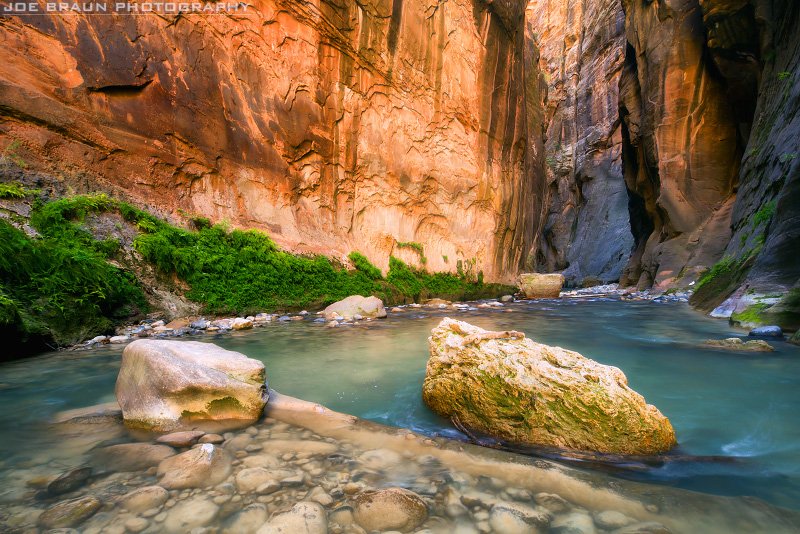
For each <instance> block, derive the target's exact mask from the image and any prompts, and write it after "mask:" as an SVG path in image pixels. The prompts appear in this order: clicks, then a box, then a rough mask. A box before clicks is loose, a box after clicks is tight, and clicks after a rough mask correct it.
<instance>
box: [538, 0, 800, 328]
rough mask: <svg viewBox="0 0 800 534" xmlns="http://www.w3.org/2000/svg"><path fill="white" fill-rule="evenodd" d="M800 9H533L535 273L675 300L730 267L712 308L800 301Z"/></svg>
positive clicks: (708, 295) (763, 3) (723, 0)
mask: <svg viewBox="0 0 800 534" xmlns="http://www.w3.org/2000/svg"><path fill="white" fill-rule="evenodd" d="M798 10H800V7H799V6H798V5H797V3H792V2H789V1H784V0H750V1H748V0H649V1H644V0H595V1H578V0H574V1H573V0H567V1H555V0H530V1H529V2H528V7H527V27H526V31H527V32H528V33H529V34H531V36H532V37H531V38H532V39H533V40H534V41H535V42H536V43H537V44H538V47H539V49H540V52H541V59H540V69H541V70H542V72H543V73H544V74H545V76H546V78H547V82H548V83H547V86H548V87H547V88H548V92H547V96H546V99H545V129H546V135H545V146H546V154H547V157H546V163H547V169H546V177H547V184H548V188H547V191H546V198H545V200H544V205H545V210H546V212H547V214H546V222H545V225H544V227H543V229H542V235H541V237H540V240H539V243H538V247H537V248H536V249H535V250H534V251H533V252H532V257H531V260H532V264H533V266H534V268H536V269H537V270H540V271H562V270H563V271H564V273H565V275H567V279H568V281H570V282H572V283H580V282H581V281H582V279H584V278H586V277H589V278H593V279H595V280H597V279H599V280H600V281H609V280H614V279H616V278H619V279H620V282H621V284H622V285H623V286H634V287H638V288H642V289H643V288H648V287H651V286H655V287H656V288H657V289H661V290H668V289H670V288H675V287H692V286H693V285H694V284H695V283H696V282H697V281H698V279H699V278H700V276H701V275H702V274H703V273H704V272H706V271H707V270H708V269H709V268H711V267H712V266H714V265H717V264H719V265H718V271H722V272H725V273H726V274H730V276H725V277H722V279H723V282H724V283H721V284H720V283H717V284H711V285H710V287H708V288H706V289H705V291H704V292H705V295H703V294H700V295H699V296H698V297H699V298H697V299H695V304H697V305H698V306H700V307H702V308H704V309H711V308H713V307H714V306H717V305H718V304H719V303H720V302H721V301H722V300H724V299H725V298H726V297H728V296H729V295H730V294H731V293H732V292H733V291H735V290H737V289H738V291H736V293H735V294H734V297H733V299H732V301H731V302H729V303H728V307H729V308H730V307H731V306H732V307H733V308H736V307H737V306H738V307H739V308H741V306H742V304H741V303H740V302H739V301H741V300H742V297H743V296H744V295H745V294H753V293H755V294H767V293H769V292H773V293H777V294H778V295H779V294H781V293H785V292H786V291H787V290H788V289H790V288H791V287H793V286H795V287H796V284H797V280H798V276H799V273H798V268H799V267H800V260H798V258H796V254H795V253H792V252H789V251H795V250H800V242H799V241H798V228H800V227H799V226H798V218H797V217H798V215H797V209H798V208H797V206H798V205H800V204H798V202H797V198H796V194H797V187H798V186H797V185H796V181H797V174H798V167H797V165H798V157H797V156H798V155H800V141H798V139H799V138H800V136H798V133H800V131H799V128H800V126H799V125H798V124H797V122H796V121H797V107H798V95H797V92H798V85H799V84H798V80H797V73H798V68H797V67H798V65H797V62H798V57H800V50H799V49H798V45H799V43H800V32H799V31H798V28H800V21H798ZM729 271H730V273H729ZM776 300H777V296H776ZM751 301H752V298H751V299H749V300H748V299H747V298H745V299H744V304H747V303H750V302H751ZM727 313H728V315H730V310H728V312H727Z"/></svg>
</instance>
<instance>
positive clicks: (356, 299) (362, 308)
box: [325, 295, 386, 320]
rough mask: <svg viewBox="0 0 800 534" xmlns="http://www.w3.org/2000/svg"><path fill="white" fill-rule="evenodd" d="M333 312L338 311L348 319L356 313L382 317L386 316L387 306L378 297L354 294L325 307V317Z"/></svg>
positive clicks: (364, 315) (363, 315)
mask: <svg viewBox="0 0 800 534" xmlns="http://www.w3.org/2000/svg"><path fill="white" fill-rule="evenodd" d="M333 313H337V314H339V316H341V317H344V318H345V319H347V320H350V319H352V318H353V317H354V316H356V315H361V316H362V317H374V318H379V319H382V318H384V317H386V308H384V307H383V301H382V300H381V299H379V298H378V297H362V296H361V295H353V296H350V297H347V298H346V299H344V300H340V301H339V302H334V303H333V304H331V305H330V306H328V307H327V308H325V317H328V314H333Z"/></svg>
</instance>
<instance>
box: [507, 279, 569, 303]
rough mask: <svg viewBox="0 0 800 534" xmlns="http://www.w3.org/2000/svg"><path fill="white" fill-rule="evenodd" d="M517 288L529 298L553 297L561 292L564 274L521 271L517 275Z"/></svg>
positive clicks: (556, 296)
mask: <svg viewBox="0 0 800 534" xmlns="http://www.w3.org/2000/svg"><path fill="white" fill-rule="evenodd" d="M518 283H519V289H520V290H521V291H522V293H523V294H524V295H525V297H526V298H529V299H553V298H558V296H559V295H560V294H561V288H562V287H564V275H563V274H559V273H551V274H541V273H523V274H521V275H519V281H518Z"/></svg>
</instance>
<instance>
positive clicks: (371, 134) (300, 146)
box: [0, 0, 544, 280]
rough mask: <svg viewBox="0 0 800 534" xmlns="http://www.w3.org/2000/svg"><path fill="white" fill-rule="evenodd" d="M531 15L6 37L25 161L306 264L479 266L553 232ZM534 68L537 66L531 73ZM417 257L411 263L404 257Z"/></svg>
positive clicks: (138, 20) (313, 9)
mask: <svg viewBox="0 0 800 534" xmlns="http://www.w3.org/2000/svg"><path fill="white" fill-rule="evenodd" d="M524 8H525V2H524V1H523V0H519V1H515V0H502V1H501V0H498V1H495V2H493V3H491V5H489V4H484V3H483V2H481V1H480V0H473V1H466V0H458V1H447V2H446V1H438V0H369V1H366V2H354V1H352V0H347V1H344V2H329V1H325V0H321V1H313V2H296V1H291V0H258V1H255V2H253V3H252V4H251V5H250V7H249V9H248V10H247V12H245V13H239V14H234V15H228V16H204V15H182V16H159V15H143V16H135V17H133V16H91V15H71V16H58V15H52V16H49V15H48V16H15V17H4V18H2V19H0V43H2V45H3V48H4V50H17V51H19V52H20V53H15V54H6V56H5V59H4V61H2V62H0V134H2V136H3V137H4V139H3V145H4V146H6V147H8V146H9V145H11V144H12V143H13V147H14V150H15V151H16V152H17V154H16V157H19V158H22V159H24V160H25V161H26V162H27V163H28V165H31V166H33V167H36V168H40V169H43V170H46V171H48V172H50V173H52V174H54V175H56V176H60V177H61V178H62V179H64V180H66V181H70V182H76V183H78V182H80V183H83V182H85V183H88V184H91V185H90V186H86V187H97V188H101V189H105V190H112V191H116V192H118V193H119V194H122V195H123V196H126V197H129V198H132V199H134V200H135V201H138V203H140V204H145V205H147V206H148V207H150V208H151V209H155V210H158V211H161V212H162V213H165V214H167V215H170V216H172V217H173V218H175V217H179V216H180V215H179V214H181V213H184V214H198V215H204V216H207V217H210V218H211V219H212V220H215V221H220V220H228V221H230V222H231V223H232V224H234V225H236V226H241V227H249V228H260V229H263V230H265V231H267V232H268V233H269V234H270V235H271V236H272V237H273V238H274V239H275V240H276V241H277V242H278V243H279V244H280V245H282V246H284V247H287V248H289V249H291V250H293V251H297V252H310V253H323V254H326V255H329V256H333V257H337V258H344V257H345V256H346V255H347V254H348V253H349V252H350V251H353V250H359V251H361V252H363V253H365V254H366V255H367V256H368V257H369V258H370V259H371V260H372V261H373V262H374V263H376V264H377V265H378V266H380V267H381V268H383V269H385V268H386V267H387V265H388V258H389V256H390V255H391V254H396V255H400V256H402V257H404V258H405V259H407V260H408V261H410V262H412V263H415V264H417V265H421V263H422V262H423V261H425V260H423V259H422V258H420V257H419V256H418V255H416V254H414V253H413V249H399V248H398V247H397V242H417V243H420V244H421V245H423V247H424V253H425V256H426V260H427V261H426V267H427V268H428V269H429V270H433V271H455V270H456V265H457V262H459V261H464V262H467V263H469V262H474V265H475V272H477V271H478V270H482V271H484V274H485V276H486V278H487V279H489V280H510V279H511V278H512V277H513V276H514V275H515V274H516V272H517V271H518V270H519V268H520V267H521V266H522V263H523V262H524V261H525V258H526V256H527V254H528V252H529V250H530V249H531V248H532V247H533V246H534V244H535V238H536V236H537V235H538V232H539V226H540V221H539V219H540V218H541V217H540V214H541V211H542V209H541V204H540V203H541V199H542V198H543V193H542V188H543V187H544V180H543V177H542V174H543V165H544V154H543V149H542V146H541V143H542V141H541V129H542V125H541V122H540V121H541V119H540V115H541V113H539V112H538V110H536V109H534V110H531V113H530V114H528V113H526V107H527V105H528V102H530V103H535V104H536V105H537V106H539V107H540V106H541V104H540V101H541V96H540V94H539V83H540V77H539V74H538V71H537V70H536V62H535V59H531V58H535V57H536V54H537V51H536V48H535V46H534V44H533V43H531V42H526V40H525V34H524V32H523V14H524ZM526 61H527V62H528V63H529V64H528V65H527V66H526ZM410 251H412V253H409V252H410Z"/></svg>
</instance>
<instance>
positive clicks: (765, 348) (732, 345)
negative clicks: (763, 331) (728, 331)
mask: <svg viewBox="0 0 800 534" xmlns="http://www.w3.org/2000/svg"><path fill="white" fill-rule="evenodd" d="M703 345H705V346H706V347H711V348H714V349H725V350H736V351H741V352H772V351H774V350H775V349H774V348H773V347H772V345H770V344H769V343H767V342H766V341H764V340H762V339H753V340H750V341H742V340H741V339H739V338H738V337H729V338H728V339H707V340H705V341H704V342H703Z"/></svg>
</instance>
